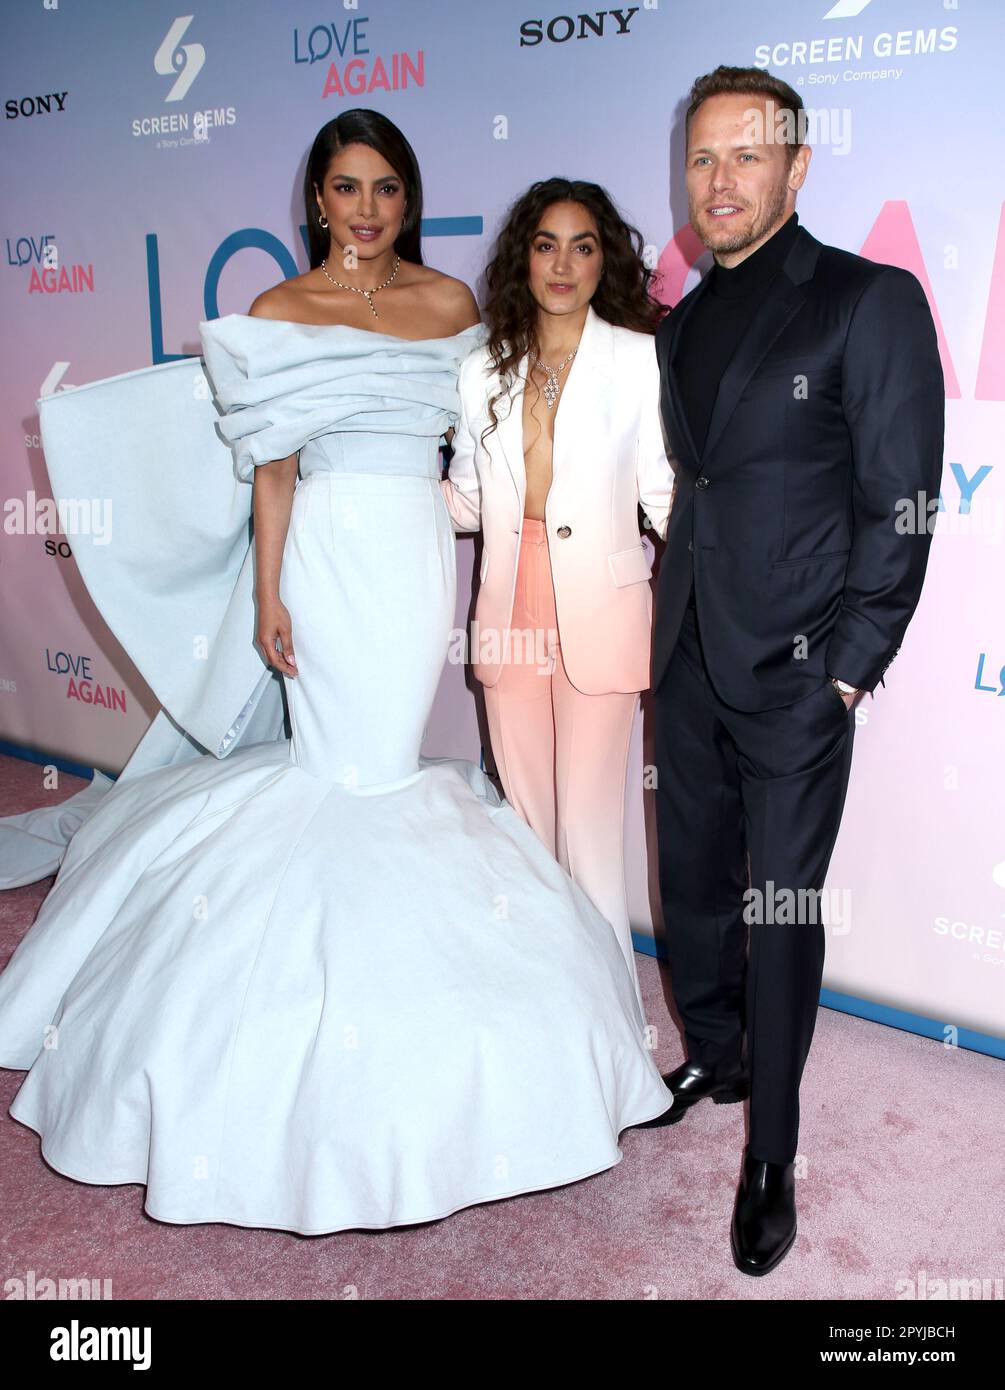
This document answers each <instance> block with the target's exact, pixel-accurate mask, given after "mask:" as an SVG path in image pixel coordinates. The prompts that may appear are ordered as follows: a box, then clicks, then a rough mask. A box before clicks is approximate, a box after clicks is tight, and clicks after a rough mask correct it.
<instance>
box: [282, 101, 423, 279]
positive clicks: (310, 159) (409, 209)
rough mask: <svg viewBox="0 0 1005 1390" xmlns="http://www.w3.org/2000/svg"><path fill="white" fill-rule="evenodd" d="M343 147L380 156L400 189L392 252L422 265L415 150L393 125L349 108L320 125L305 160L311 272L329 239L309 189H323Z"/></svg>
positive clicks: (357, 108) (362, 109)
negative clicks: (398, 228)
mask: <svg viewBox="0 0 1005 1390" xmlns="http://www.w3.org/2000/svg"><path fill="white" fill-rule="evenodd" d="M347 145H369V146H370V148H371V149H372V150H376V151H377V153H378V154H379V155H383V157H384V158H385V159H386V160H387V162H388V164H390V166H391V168H392V169H393V170H394V172H395V173H396V174H397V175H398V177H399V178H400V179H401V181H402V183H403V184H404V185H405V216H404V219H403V220H402V223H401V231H400V232H399V233H398V236H397V238H396V239H395V243H394V249H395V251H396V252H397V253H398V255H399V256H400V257H401V258H402V260H405V261H414V262H415V263H416V264H417V265H422V241H421V234H420V228H421V225H422V178H421V176H420V174H419V161H418V160H417V159H416V157H415V151H414V150H413V149H412V147H411V145H410V144H409V143H408V141H407V140H406V139H405V137H404V135H402V133H401V131H400V130H399V129H398V127H397V126H396V125H395V124H394V122H393V121H389V120H388V119H387V117H386V116H382V115H381V114H380V112H379V111H371V110H369V109H368V108H367V107H365V106H355V107H353V108H352V109H351V110H350V111H343V112H342V114H341V116H336V117H335V119H334V120H332V121H329V122H328V124H327V125H323V126H322V127H321V129H320V130H319V131H318V133H317V135H315V137H314V144H313V145H312V146H311V152H310V154H309V155H308V156H307V169H306V172H305V173H304V211H305V213H306V216H307V251H308V255H309V257H310V263H311V269H312V270H314V269H316V268H317V267H318V266H319V265H320V264H321V262H322V261H323V260H324V258H325V256H327V254H328V251H329V247H330V238H329V235H328V233H327V232H326V231H325V229H324V228H323V227H322V226H321V214H320V212H319V211H318V203H317V198H316V197H315V188H317V189H318V190H320V189H322V188H323V187H324V181H325V175H326V174H327V173H328V169H329V166H330V165H331V162H332V160H333V159H334V157H335V156H336V155H337V154H338V153H339V151H340V150H344V149H345V147H346V146H347Z"/></svg>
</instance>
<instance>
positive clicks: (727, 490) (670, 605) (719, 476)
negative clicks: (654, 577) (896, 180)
mask: <svg viewBox="0 0 1005 1390" xmlns="http://www.w3.org/2000/svg"><path fill="white" fill-rule="evenodd" d="M707 283H708V282H707V278H706V279H703V280H702V281H701V283H700V284H698V285H697V286H696V287H695V288H694V289H693V290H692V291H691V293H690V294H688V295H686V296H685V297H684V298H683V299H682V300H681V301H680V303H679V304H677V305H676V307H675V308H674V309H673V310H672V311H671V313H670V314H668V315H667V317H666V318H665V319H664V320H663V321H662V323H661V324H660V327H659V329H658V331H657V334H656V348H657V354H658V357H659V362H660V374H661V378H662V396H661V409H662V413H663V424H664V428H665V431H666V435H667V439H668V441H669V444H670V447H671V449H672V451H673V454H674V455H675V459H676V472H677V495H676V499H675V501H674V506H673V509H672V512H671V516H670V525H669V528H668V531H667V538H666V551H665V553H664V555H663V559H662V562H661V565H660V573H659V579H658V581H657V589H656V617H655V624H654V633H653V687H654V688H656V687H657V686H658V685H659V684H660V682H661V680H662V679H663V676H664V675H665V673H666V669H667V665H668V663H669V660H670V656H671V654H672V652H673V649H674V646H675V644H676V641H677V635H678V632H679V630H680V624H681V619H682V617H683V613H684V607H685V605H686V602H687V595H688V591H689V589H690V582H691V572H692V566H693V573H694V583H695V600H696V603H697V607H698V620H699V624H700V628H701V637H702V646H703V649H704V653H705V658H706V663H707V665H708V669H709V674H710V676H711V679H712V683H713V685H714V687H715V690H716V693H717V694H718V695H719V697H720V698H721V699H722V700H724V701H725V702H726V703H727V704H728V705H731V706H732V707H734V708H736V709H740V710H744V711H756V710H763V709H773V708H777V707H780V706H783V705H787V704H791V703H793V702H794V701H795V700H798V699H800V698H801V697H803V696H805V695H809V694H810V693H811V691H812V690H813V689H814V688H815V687H817V686H819V685H820V683H821V681H822V680H823V679H825V678H826V677H827V676H836V677H838V678H839V679H840V680H844V681H848V682H850V683H851V684H853V685H857V686H859V687H861V688H864V689H866V690H872V689H874V687H875V686H876V684H877V683H878V682H880V681H881V680H882V677H883V674H884V673H885V671H886V668H887V667H888V666H889V664H890V662H891V661H892V660H893V657H894V656H895V654H896V652H897V651H898V649H899V647H900V643H901V640H902V638H903V636H904V631H905V629H906V627H907V624H908V623H909V621H910V619H911V616H912V614H913V613H914V610H915V608H916V606H917V603H918V599H919V597H920V595H921V586H922V583H923V580H924V576H925V568H926V565H927V563H928V552H929V547H930V544H931V534H930V532H929V530H928V519H929V518H928V511H927V508H926V502H927V500H928V499H934V498H935V497H936V496H937V494H938V491H939V487H940V483H941V477H942V452H943V435H944V418H945V392H944V386H943V377H942V365H941V362H940V360H939V351H938V345H937V342H936V334H935V326H934V324H933V322H932V315H931V312H930V310H929V308H928V303H927V300H926V299H925V295H924V291H923V290H922V288H921V285H920V284H919V283H918V280H917V279H916V278H915V276H913V275H911V274H910V273H909V272H908V271H906V270H901V269H899V268H898V267H896V266H888V265H880V264H878V263H877V262H875V261H869V260H866V259H865V258H864V257H862V256H855V255H852V254H851V253H850V252H847V251H841V250H839V249H837V248H836V247H833V246H824V245H823V244H822V243H821V242H819V241H817V240H816V238H815V237H813V236H811V235H810V234H809V232H807V231H806V229H805V228H804V227H802V226H800V228H799V230H798V232H797V235H796V238H795V241H794V242H793V245H792V247H791V248H790V250H789V253H788V255H787V257H786V259H785V262H784V264H783V267H782V270H781V273H780V274H779V275H778V276H777V277H776V279H775V280H774V281H773V282H772V284H771V286H770V288H769V290H768V291H767V293H766V295H765V298H764V300H763V302H762V303H761V304H760V306H759V307H758V309H757V311H756V313H755V316H754V319H753V321H752V323H751V325H750V328H749V330H748V332H747V333H746V334H745V335H744V337H743V339H742V340H741V341H740V342H739V343H738V345H737V349H736V352H735V354H734V356H733V358H732V360H731V361H730V363H729V365H728V367H727V368H726V371H725V372H724V374H723V377H722V381H721V383H720V386H719V392H718V396H717V397H716V401H715V407H714V410H713V412H712V418H711V421H710V424H709V430H708V439H707V441H706V444H705V447H704V450H703V451H702V453H701V455H700V456H699V454H698V451H697V450H696V448H695V445H694V442H693V440H692V439H691V436H690V432H689V429H688V423H687V420H686V419H685V418H684V413H683V409H682V406H681V401H680V395H679V390H678V383H677V379H676V374H675V371H674V364H675V353H676V351H677V348H678V344H679V342H680V330H681V327H682V325H683V324H684V323H685V322H686V321H687V316H688V314H689V313H690V312H691V310H692V309H693V308H694V306H695V305H696V304H697V303H698V302H699V301H700V299H701V296H702V295H703V294H704V293H706V291H707ZM919 494H921V495H922V496H921V498H920V500H919ZM905 523H906V524H905Z"/></svg>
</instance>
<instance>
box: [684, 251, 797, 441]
mask: <svg viewBox="0 0 1005 1390" xmlns="http://www.w3.org/2000/svg"><path fill="white" fill-rule="evenodd" d="M805 298H806V287H805V285H794V284H792V282H791V281H790V280H789V279H788V278H787V277H786V276H785V273H784V271H783V272H782V276H781V280H780V282H776V283H775V284H774V285H773V286H771V288H770V289H769V291H768V296H767V298H766V299H765V300H763V301H762V303H761V306H760V308H759V309H758V310H757V313H756V314H755V315H754V318H753V321H752V322H751V324H750V327H749V328H748V329H747V331H746V333H744V335H743V337H742V338H741V339H740V342H739V344H738V346H737V349H736V352H734V354H733V356H732V358H731V359H730V361H729V364H728V366H727V367H726V370H725V371H724V372H723V374H722V380H721V381H720V382H719V391H718V394H717V395H716V398H715V404H714V406H713V407H712V418H711V420H709V422H708V436H707V438H706V440H705V447H704V449H703V450H702V455H701V457H702V461H704V460H705V459H706V458H708V456H709V455H710V454H711V452H712V450H713V449H714V448H715V446H716V444H717V443H718V441H719V439H720V437H721V436H722V432H723V430H724V429H725V428H726V426H727V425H728V424H729V420H730V416H731V415H732V414H733V411H734V410H735V409H736V404H737V402H738V401H739V399H740V397H741V395H742V394H743V390H744V387H745V386H746V385H747V382H748V381H749V380H750V378H751V377H752V376H753V375H754V373H755V372H756V371H757V369H758V367H759V366H760V365H761V362H762V361H763V359H764V357H765V356H766V354H767V352H768V349H769V348H770V347H771V344H772V343H773V342H774V341H775V339H776V338H777V337H778V335H779V333H781V331H782V329H783V328H784V327H785V325H786V324H787V323H788V321H789V320H790V319H791V318H792V316H793V314H795V312H796V311H797V309H799V307H800V305H801V304H802V302H803V300H804V299H805Z"/></svg>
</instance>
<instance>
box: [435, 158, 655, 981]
mask: <svg viewBox="0 0 1005 1390" xmlns="http://www.w3.org/2000/svg"><path fill="white" fill-rule="evenodd" d="M641 243H642V239H641V237H640V235H639V233H638V232H637V231H635V230H634V229H633V228H631V227H629V226H627V225H626V224H625V222H624V221H623V220H622V219H621V217H620V216H619V214H618V212H617V210H616V209H615V207H614V205H613V203H612V202H611V200H610V198H609V197H608V195H607V194H606V193H605V192H604V190H603V189H602V188H600V187H598V186H597V185H596V184H592V183H583V182H578V181H577V182H572V181H570V180H568V179H558V178H556V179H548V180H545V181H543V182H540V183H536V184H534V185H533V186H532V187H531V188H530V189H529V190H528V191H527V193H525V194H524V196H523V197H522V198H520V199H519V201H518V202H517V203H516V204H515V205H514V207H513V208H512V210H511V212H510V214H509V217H508V219H507V221H506V225H505V226H504V228H503V230H502V232H501V233H500V236H499V239H498V241H497V244H496V249H495V254H494V256H493V259H492V262H491V264H490V265H489V268H488V272H487V281H488V289H489V296H488V302H487V305H486V319H487V323H488V327H489V338H488V341H487V342H486V344H485V346H484V347H481V348H478V349H477V350H476V351H475V352H473V353H472V354H471V355H470V356H469V357H468V358H467V359H466V361H465V362H464V363H463V364H462V367H461V374H460V396H461V417H460V420H459V422H458V425H457V430H456V434H455V437H454V439H453V450H454V454H453V458H452V460H451V463H450V469H449V477H448V478H447V479H445V480H444V482H443V483H442V485H441V486H442V488H443V493H444V497H445V499H446V502H447V506H448V508H449V510H450V513H451V516H452V518H453V521H454V525H455V528H456V529H457V530H461V531H476V530H478V529H479V527H480V528H481V530H482V533H483V539H484V546H483V550H482V562H481V588H480V591H479V595H478V601H477V605H476V610H475V619H474V624H473V632H472V638H473V666H474V671H475V675H476V676H477V678H478V679H479V681H481V682H482V684H483V686H484V689H485V705H486V712H487V716H488V723H489V733H490V737H491V741H492V753H493V757H494V759H495V764H496V768H497V770H498V772H499V776H500V779H501V781H502V784H503V789H504V790H505V793H506V796H507V799H508V800H509V801H510V802H511V803H512V805H513V806H514V807H515V809H516V810H517V811H518V812H519V813H520V815H522V816H523V818H524V819H525V820H526V821H527V822H528V824H529V825H530V826H531V827H532V828H533V829H534V830H535V831H536V832H537V834H538V836H539V837H540V838H541V839H542V840H543V841H544V843H545V844H546V845H547V846H548V848H549V849H550V850H551V852H552V853H553V854H554V855H555V856H556V858H557V859H558V860H559V862H560V863H561V864H562V865H563V867H564V868H566V869H567V870H568V872H569V873H570V874H571V876H572V877H573V878H574V879H575V880H576V882H577V883H579V885H580V886H581V887H582V888H583V889H584V890H585V891H586V892H587V894H588V895H589V896H590V897H591V898H592V899H593V902H594V903H595V905H596V906H597V907H598V908H599V909H600V910H601V912H602V913H603V914H604V915H605V916H606V917H607V919H608V920H609V921H610V923H611V924H612V926H613V927H614V929H615V932H616V933H617V936H618V939H619V941H620V943H621V947H622V950H623V951H624V954H625V959H626V961H627V963H628V968H629V972H630V974H631V977H632V980H633V982H634V985H635V988H636V991H638V988H639V985H638V976H637V974H636V970H635V957H634V951H633V948H632V937H631V928H630V925H629V920H628V908H627V903H626V899H625V874H624V830H623V822H624V797H625V779H626V770H627V760H628V747H629V741H630V738H631V732H632V724H633V721H634V718H635V711H636V708H637V705H638V699H639V693H640V691H642V690H645V689H646V688H648V686H649V662H650V652H649V648H650V632H651V626H652V594H651V590H650V584H649V579H650V573H651V566H650V562H649V558H648V555H647V552H646V549H645V547H644V546H643V544H642V541H641V538H640V529H639V504H640V503H641V505H642V507H643V509H644V511H645V513H646V516H647V517H648V522H649V523H650V524H651V525H652V527H653V528H654V529H655V530H656V531H657V533H658V534H659V535H660V537H663V536H664V535H665V534H666V526H667V518H668V516H669V511H670V506H671V501H672V495H673V481H674V479H673V470H672V468H671V464H670V461H669V459H668V457H667V453H666V449H665V445H664V440H663V434H662V427H661V423H660V410H659V389H660V387H659V368H658V365H657V361H656V353H655V347H654V340H653V332H654V330H655V327H656V324H657V322H658V320H659V316H660V313H661V310H660V307H659V306H658V305H657V304H655V303H654V302H653V300H651V299H650V297H649V294H648V284H649V278H650V275H649V271H648V270H647V269H646V268H645V266H644V265H643V263H642V260H641V256H640V250H641Z"/></svg>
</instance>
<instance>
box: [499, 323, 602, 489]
mask: <svg viewBox="0 0 1005 1390" xmlns="http://www.w3.org/2000/svg"><path fill="white" fill-rule="evenodd" d="M529 365H530V359H529V356H528V355H527V354H524V356H523V358H522V360H521V361H520V364H519V366H518V368H517V380H516V381H515V382H514V385H513V394H512V398H511V399H510V400H509V401H508V402H507V401H506V400H505V399H504V400H503V401H502V402H500V404H499V405H498V406H497V409H498V411H499V413H500V421H499V428H498V430H497V431H496V433H497V434H498V437H499V445H500V448H501V449H502V453H503V457H504V458H505V460H506V466H507V467H508V469H509V471H510V475H511V477H512V479H513V485H514V487H515V488H516V492H517V497H518V498H519V500H520V515H521V516H522V515H523V506H524V499H525V497H526V493H527V469H526V466H525V464H524V438H523V393H524V390H525V389H526V384H527V373H528V370H529ZM613 372H614V333H613V330H612V328H611V325H610V324H609V323H607V322H606V321H605V320H604V319H602V318H601V317H600V315H599V314H597V313H595V311H594V310H593V309H592V308H588V309H587V311H586V322H585V323H584V324H583V333H582V336H581V338H580V340H579V347H578V349H577V350H576V355H575V357H574V358H573V359H572V362H571V363H570V364H569V366H568V367H567V368H566V373H567V376H566V381H565V386H564V388H563V390H562V395H561V398H560V400H559V402H558V406H557V407H556V409H557V411H558V414H557V415H556V416H555V427H554V433H555V438H554V447H553V451H552V485H554V480H555V478H556V477H557V475H558V473H559V471H560V469H561V468H562V467H563V466H565V462H566V460H567V459H568V458H569V457H570V456H572V455H574V453H575V450H576V442H577V440H582V439H583V438H584V436H585V437H589V431H590V423H591V420H593V419H594V418H595V415H596V412H597V410H598V409H599V408H600V406H601V404H602V402H603V400H604V398H605V389H604V388H605V386H606V385H607V383H608V382H609V381H610V380H611V378H612V376H613ZM499 385H500V383H499V377H498V376H496V377H495V378H494V383H493V386H492V392H493V394H494V393H495V392H496V391H498V390H499ZM506 411H508V413H506V414H504V412H506ZM489 438H490V439H491V435H490V436H489Z"/></svg>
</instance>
